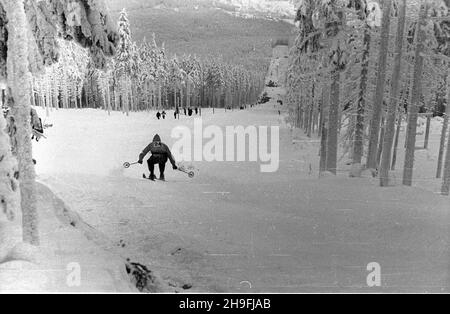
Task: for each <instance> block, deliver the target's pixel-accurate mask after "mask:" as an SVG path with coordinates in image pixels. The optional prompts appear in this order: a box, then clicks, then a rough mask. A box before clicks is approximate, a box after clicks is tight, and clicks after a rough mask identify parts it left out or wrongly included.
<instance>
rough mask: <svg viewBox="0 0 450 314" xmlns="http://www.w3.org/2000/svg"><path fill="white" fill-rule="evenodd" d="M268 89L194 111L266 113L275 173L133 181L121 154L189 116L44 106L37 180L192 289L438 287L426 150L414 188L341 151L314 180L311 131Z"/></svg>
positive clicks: (440, 224) (440, 249) (136, 174)
mask: <svg viewBox="0 0 450 314" xmlns="http://www.w3.org/2000/svg"><path fill="white" fill-rule="evenodd" d="M283 54H284V53H282V52H280V51H278V52H277V55H276V59H278V60H274V61H273V62H272V66H271V71H270V73H269V74H270V75H271V76H270V77H269V79H274V80H276V81H277V82H279V81H282V77H283V76H284V70H280V71H276V69H275V67H276V66H277V65H279V66H280V69H283V68H284V67H285V62H286V60H285V59H284V56H283ZM277 72H278V76H279V77H281V79H280V78H278V77H277V75H276V74H275V73H277ZM268 92H269V95H270V96H272V97H273V99H272V101H271V102H270V103H268V104H266V105H263V106H259V107H256V108H253V109H248V110H245V111H233V112H231V111H227V112H224V110H223V109H222V110H216V113H215V114H212V111H211V110H203V123H204V124H205V125H211V124H215V125H218V126H220V127H224V126H228V125H243V126H248V125H257V126H258V125H268V126H270V125H278V126H280V127H281V131H280V158H281V161H280V169H279V171H278V172H276V173H273V174H263V173H261V172H260V171H259V164H257V163H245V162H240V163H238V162H236V163H230V162H199V163H194V165H195V167H196V168H198V169H199V174H198V176H196V178H194V179H193V180H190V179H189V178H187V176H185V175H183V174H181V173H179V172H173V171H171V169H170V168H169V167H168V168H169V169H168V170H167V173H166V179H167V180H168V182H166V183H162V182H155V183H153V182H149V181H145V180H143V179H141V176H142V173H143V172H147V170H146V169H145V167H144V166H137V167H132V168H130V169H127V170H125V169H123V167H122V164H123V163H124V162H125V161H129V162H133V161H136V159H137V157H138V154H139V153H140V152H141V150H142V149H143V148H144V147H145V146H146V145H147V144H148V143H149V142H150V141H151V139H152V137H153V135H154V134H155V133H158V134H160V135H161V137H162V139H163V141H165V142H166V143H167V144H169V146H170V145H172V144H173V140H172V139H171V137H170V134H171V131H172V129H173V128H174V127H176V126H179V125H185V126H187V127H189V128H192V126H193V119H192V118H188V117H184V116H181V119H180V120H174V119H173V116H172V115H171V112H168V119H167V120H160V121H158V120H156V118H155V113H154V112H150V113H131V114H130V116H129V117H127V116H125V115H123V114H121V113H112V114H111V116H108V115H107V113H105V112H103V111H100V110H55V111H53V112H51V114H50V117H48V118H47V120H46V123H52V124H53V125H54V127H53V128H51V129H48V130H47V131H46V135H47V136H48V139H47V140H41V141H40V142H39V143H37V144H35V146H34V155H35V158H36V159H37V162H38V164H37V168H36V169H37V173H38V177H39V180H40V181H42V182H44V183H46V184H48V185H49V186H50V187H51V188H52V189H53V190H54V191H55V192H56V193H57V194H58V195H59V196H60V197H62V198H63V199H64V200H65V201H66V202H67V203H68V204H69V205H70V206H71V208H72V209H74V210H76V211H77V212H78V213H79V214H80V215H81V216H82V217H83V219H84V220H85V221H86V222H87V223H89V224H90V225H91V226H94V227H95V228H97V229H98V230H99V231H101V232H102V233H104V234H105V235H107V236H108V237H109V238H110V239H111V240H112V241H114V242H116V243H124V244H125V247H124V248H123V255H124V256H129V257H132V258H133V259H134V260H137V261H140V262H141V263H145V264H147V265H149V266H150V267H151V268H152V269H155V270H157V271H159V272H160V273H161V274H162V275H163V278H164V279H165V280H167V281H168V282H169V283H173V284H176V283H180V282H182V283H190V284H192V285H193V289H192V291H203V292H204V291H208V292H214V291H215V292H221V291H228V292H229V291H231V292H317V291H321V292H331V291H340V292H350V291H358V292H378V291H408V292H411V291H419V292H425V291H442V290H441V289H442V288H443V287H444V286H445V285H446V284H448V282H447V283H446V280H447V278H446V277H445V274H446V272H447V271H448V242H447V241H448V225H449V216H448V204H449V200H448V198H444V197H441V196H438V195H436V194H435V193H433V192H436V191H437V187H438V183H439V181H437V180H431V179H427V181H425V182H426V184H423V183H421V180H422V179H420V178H422V177H423V178H424V179H423V180H425V177H426V178H428V177H432V176H433V175H434V171H432V168H433V166H434V163H435V162H434V161H430V160H429V158H428V157H426V154H427V153H426V152H423V153H422V152H418V158H417V164H418V166H417V167H418V169H417V171H416V178H418V179H417V181H416V182H418V185H419V186H420V188H418V187H415V188H406V187H402V186H397V187H392V188H388V189H381V188H379V187H378V186H377V181H376V180H374V179H368V178H363V179H349V178H348V170H349V169H347V168H346V166H345V164H344V163H342V164H341V170H342V171H341V172H340V175H339V176H338V177H326V178H322V179H318V171H317V170H318V156H317V153H318V151H319V143H318V140H317V139H316V138H314V139H308V138H306V137H305V136H304V135H303V134H302V133H301V132H298V131H296V132H293V130H291V129H290V128H289V127H288V126H287V125H286V124H285V122H284V118H285V114H286V112H285V110H286V108H285V106H284V107H280V106H278V105H277V104H276V101H277V100H278V99H283V97H284V93H285V91H284V89H283V88H276V89H269V90H268ZM278 110H281V111H282V115H279V114H278ZM40 114H41V115H43V116H45V113H44V111H42V110H41V111H40ZM436 123H437V122H436ZM438 129H439V127H438V125H436V126H434V127H433V133H432V140H431V142H430V150H429V152H430V153H429V154H431V155H432V156H434V154H435V153H434V152H435V149H436V136H438V134H437V133H438ZM294 135H295V141H293V140H294ZM438 144H439V143H437V145H438ZM401 160H402V156H399V161H401ZM399 169H401V167H400V166H399ZM427 190H429V191H427ZM371 262H377V263H379V264H380V265H381V268H382V274H383V287H382V288H375V289H373V288H372V289H370V288H368V287H367V285H366V277H367V275H368V272H367V270H366V267H367V265H368V264H369V263H371Z"/></svg>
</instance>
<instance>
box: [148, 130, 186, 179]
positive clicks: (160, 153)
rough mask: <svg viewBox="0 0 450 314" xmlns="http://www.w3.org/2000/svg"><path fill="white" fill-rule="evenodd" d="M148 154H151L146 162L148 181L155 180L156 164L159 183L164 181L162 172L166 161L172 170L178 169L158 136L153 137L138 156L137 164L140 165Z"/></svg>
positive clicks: (168, 150)
mask: <svg viewBox="0 0 450 314" xmlns="http://www.w3.org/2000/svg"><path fill="white" fill-rule="evenodd" d="M149 152H150V153H151V154H152V156H151V157H150V158H149V159H148V160H147V164H148V170H150V177H149V179H150V180H152V181H154V180H155V179H156V176H155V165H156V164H158V165H159V173H160V176H159V179H160V180H161V181H164V180H165V177H164V170H165V168H166V163H167V160H170V163H171V164H172V167H173V170H177V169H178V167H177V164H176V162H175V159H174V158H173V156H172V153H171V152H170V149H169V147H168V146H167V145H166V144H164V143H162V142H161V138H160V137H159V135H158V134H156V135H155V137H154V138H153V141H152V142H151V143H150V144H149V145H148V146H147V147H146V148H145V149H144V150H143V151H142V153H141V154H140V155H139V163H140V164H141V165H142V163H143V160H144V157H145V156H146V155H147V154H148V153H149Z"/></svg>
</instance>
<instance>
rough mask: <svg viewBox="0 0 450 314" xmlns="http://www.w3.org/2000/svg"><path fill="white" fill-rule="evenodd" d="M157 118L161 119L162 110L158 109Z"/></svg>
mask: <svg viewBox="0 0 450 314" xmlns="http://www.w3.org/2000/svg"><path fill="white" fill-rule="evenodd" d="M156 118H157V119H158V120H161V112H159V111H158V112H157V113H156Z"/></svg>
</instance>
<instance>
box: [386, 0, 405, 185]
mask: <svg viewBox="0 0 450 314" xmlns="http://www.w3.org/2000/svg"><path fill="white" fill-rule="evenodd" d="M398 5H399V18H398V23H397V38H396V48H395V60H394V69H393V74H392V78H391V91H390V99H389V105H388V111H387V115H386V116H387V118H386V119H387V121H386V131H385V133H384V143H383V152H382V158H381V163H380V185H381V186H388V185H389V170H390V169H391V156H392V148H393V144H394V136H395V120H396V115H397V111H398V98H399V95H400V83H401V75H402V58H403V42H404V39H405V38H404V34H405V26H406V5H407V3H406V0H401V1H400V3H398Z"/></svg>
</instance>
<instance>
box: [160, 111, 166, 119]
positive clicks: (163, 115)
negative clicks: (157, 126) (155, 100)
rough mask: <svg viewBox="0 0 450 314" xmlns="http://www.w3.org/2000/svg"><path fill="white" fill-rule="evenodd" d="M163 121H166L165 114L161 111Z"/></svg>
mask: <svg viewBox="0 0 450 314" xmlns="http://www.w3.org/2000/svg"><path fill="white" fill-rule="evenodd" d="M161 115H162V118H163V120H165V119H166V112H165V111H164V110H163V112H162V113H161Z"/></svg>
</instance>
